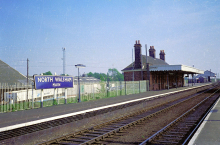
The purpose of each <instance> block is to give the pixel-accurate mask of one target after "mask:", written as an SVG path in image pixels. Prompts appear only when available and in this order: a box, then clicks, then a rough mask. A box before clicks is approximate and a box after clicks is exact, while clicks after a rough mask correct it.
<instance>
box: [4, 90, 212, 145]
mask: <svg viewBox="0 0 220 145" xmlns="http://www.w3.org/2000/svg"><path fill="white" fill-rule="evenodd" d="M207 87H208V86H204V87H202V88H199V89H198V88H197V89H198V91H199V90H203V89H205V88H207ZM197 89H196V91H197ZM196 91H195V90H189V91H182V92H175V93H172V94H169V95H162V96H158V97H156V98H157V100H160V99H162V100H163V99H165V98H166V100H169V101H171V100H173V99H171V98H172V97H175V98H181V96H182V94H184V95H185V96H187V95H191V94H193V93H194V92H196ZM151 100H154V99H152V98H149V99H144V100H140V101H135V102H131V103H128V104H122V105H118V106H116V107H109V108H105V109H101V110H96V111H92V112H87V113H84V114H79V115H75V116H70V117H66V118H61V119H56V120H52V121H49V122H43V123H39V124H34V125H31V126H25V127H21V128H16V129H12V130H8V131H3V132H0V144H1V143H3V144H4V143H6V144H7V143H10V142H11V140H12V141H14V140H15V139H14V138H15V137H20V136H23V135H27V134H31V133H33V132H38V131H41V130H46V129H48V128H53V127H56V126H60V125H63V124H68V123H71V122H74V121H78V120H82V119H85V118H89V117H91V116H96V115H99V114H104V113H107V112H111V111H115V110H120V109H123V108H126V107H130V106H135V105H138V104H141V103H145V102H150V101H151ZM158 104H160V105H158V106H161V105H162V104H164V102H163V103H158ZM142 111H143V110H142ZM139 112H141V111H139Z"/></svg>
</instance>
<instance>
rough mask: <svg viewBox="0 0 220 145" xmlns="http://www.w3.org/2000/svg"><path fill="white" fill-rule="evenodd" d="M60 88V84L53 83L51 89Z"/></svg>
mask: <svg viewBox="0 0 220 145" xmlns="http://www.w3.org/2000/svg"><path fill="white" fill-rule="evenodd" d="M59 86H61V85H60V83H53V87H59Z"/></svg>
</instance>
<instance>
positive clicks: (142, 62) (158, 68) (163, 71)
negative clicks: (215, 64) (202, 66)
mask: <svg viewBox="0 0 220 145" xmlns="http://www.w3.org/2000/svg"><path fill="white" fill-rule="evenodd" d="M141 47H142V45H141V44H140V41H139V40H138V41H136V43H135V44H134V51H135V53H134V54H135V61H134V62H132V63H131V64H129V65H128V66H127V67H125V68H124V69H123V70H122V72H123V73H124V80H125V81H133V80H134V81H139V80H149V82H150V90H161V89H169V88H173V87H182V86H183V85H184V74H191V75H192V76H193V75H194V74H202V73H204V71H202V70H199V69H196V68H194V67H190V66H186V65H169V64H168V63H167V62H166V61H165V52H164V50H160V53H159V55H160V59H158V58H156V53H155V52H156V50H155V49H154V46H150V49H149V56H147V57H146V55H142V53H141Z"/></svg>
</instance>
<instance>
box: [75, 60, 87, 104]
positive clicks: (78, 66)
mask: <svg viewBox="0 0 220 145" xmlns="http://www.w3.org/2000/svg"><path fill="white" fill-rule="evenodd" d="M75 67H76V68H78V88H79V99H78V102H81V99H80V82H79V68H85V67H86V66H85V65H83V64H77V65H75Z"/></svg>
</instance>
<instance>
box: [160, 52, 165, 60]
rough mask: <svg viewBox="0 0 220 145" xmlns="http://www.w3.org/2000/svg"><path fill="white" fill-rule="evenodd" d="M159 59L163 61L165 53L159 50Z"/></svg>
mask: <svg viewBox="0 0 220 145" xmlns="http://www.w3.org/2000/svg"><path fill="white" fill-rule="evenodd" d="M160 59H162V60H163V61H165V52H164V50H160Z"/></svg>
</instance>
